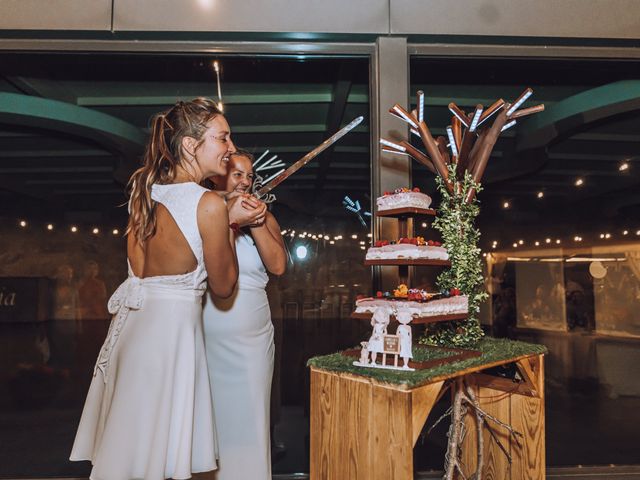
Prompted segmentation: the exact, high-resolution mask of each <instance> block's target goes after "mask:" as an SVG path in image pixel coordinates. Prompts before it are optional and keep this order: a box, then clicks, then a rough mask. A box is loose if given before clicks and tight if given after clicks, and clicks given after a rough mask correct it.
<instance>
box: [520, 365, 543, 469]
mask: <svg viewBox="0 0 640 480" xmlns="http://www.w3.org/2000/svg"><path fill="white" fill-rule="evenodd" d="M532 360H533V361H532V362H531V363H532V370H533V372H534V374H535V376H536V380H537V382H538V384H537V386H538V388H539V391H538V395H539V398H528V397H524V396H520V395H513V396H512V400H511V425H512V427H513V428H514V429H515V430H517V431H519V432H521V433H522V434H523V436H524V438H522V439H521V440H520V445H515V444H514V445H513V447H512V449H511V455H512V457H513V464H512V467H511V468H512V479H513V480H544V478H545V475H546V470H545V441H544V435H545V424H544V383H543V382H544V360H543V357H542V355H538V356H536V357H535V358H533V359H532Z"/></svg>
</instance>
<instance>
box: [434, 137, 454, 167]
mask: <svg viewBox="0 0 640 480" xmlns="http://www.w3.org/2000/svg"><path fill="white" fill-rule="evenodd" d="M436 143H437V144H438V150H440V154H441V155H442V158H443V159H444V161H445V163H446V164H447V165H449V164H450V163H451V157H450V156H449V149H448V148H447V139H446V138H444V137H443V136H442V135H440V136H439V137H437V138H436Z"/></svg>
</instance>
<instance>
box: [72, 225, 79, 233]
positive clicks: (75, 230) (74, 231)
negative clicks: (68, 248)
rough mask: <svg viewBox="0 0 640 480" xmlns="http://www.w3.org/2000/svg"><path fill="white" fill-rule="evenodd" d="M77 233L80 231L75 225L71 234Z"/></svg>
mask: <svg viewBox="0 0 640 480" xmlns="http://www.w3.org/2000/svg"><path fill="white" fill-rule="evenodd" d="M77 231H78V227H76V226H75V225H73V226H72V227H71V232H72V233H76V232H77Z"/></svg>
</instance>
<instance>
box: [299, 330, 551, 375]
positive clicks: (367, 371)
mask: <svg viewBox="0 0 640 480" xmlns="http://www.w3.org/2000/svg"><path fill="white" fill-rule="evenodd" d="M476 349H477V350H479V351H480V352H482V355H481V356H480V357H474V358H470V359H467V360H463V361H460V362H455V363H449V364H445V365H441V366H438V367H434V368H428V369H425V370H416V371H414V372H403V371H397V370H383V369H379V368H366V367H358V366H355V365H353V361H354V360H357V359H356V358H354V357H347V356H346V355H342V354H341V353H339V352H338V353H334V354H331V355H324V356H321V357H314V358H311V359H309V361H308V362H307V365H308V366H312V367H315V368H320V369H323V370H328V371H331V372H338V373H353V374H357V375H359V376H362V377H368V378H372V379H374V380H376V381H378V382H383V383H391V384H395V385H406V386H408V387H415V386H418V385H422V384H426V383H429V382H430V381H431V380H432V379H434V378H436V377H441V376H453V375H455V374H456V373H457V372H460V371H462V370H465V369H467V368H471V367H480V366H482V365H489V364H491V363H494V362H500V361H507V360H509V359H512V358H517V357H522V356H525V355H539V354H542V353H547V348H546V347H545V346H544V345H536V344H532V343H524V342H518V341H515V340H508V339H503V338H499V339H498V338H490V337H486V338H483V339H482V340H481V341H480V342H479V344H478V346H477V348H476ZM449 355H451V353H448V352H441V351H437V350H433V349H429V348H428V347H425V346H422V345H418V346H414V350H413V356H414V360H415V361H420V362H422V361H426V360H434V359H437V358H442V357H446V356H449Z"/></svg>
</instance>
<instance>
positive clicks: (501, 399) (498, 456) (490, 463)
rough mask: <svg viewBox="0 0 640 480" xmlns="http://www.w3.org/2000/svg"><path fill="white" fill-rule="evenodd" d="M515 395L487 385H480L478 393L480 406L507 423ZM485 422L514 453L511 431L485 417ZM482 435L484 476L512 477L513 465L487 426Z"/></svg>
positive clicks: (491, 478) (491, 479)
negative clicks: (511, 443) (511, 444)
mask: <svg viewBox="0 0 640 480" xmlns="http://www.w3.org/2000/svg"><path fill="white" fill-rule="evenodd" d="M513 396H514V395H510V394H507V393H504V392H502V391H500V390H494V389H492V388H486V387H479V388H478V393H477V398H478V403H479V404H480V408H482V409H483V410H484V411H485V412H487V413H488V414H489V415H491V416H493V417H495V418H497V419H498V420H500V421H501V422H503V423H506V424H507V425H510V424H511V399H512V398H513ZM521 398H525V397H521ZM485 424H486V425H487V426H488V427H489V428H491V430H492V431H493V435H495V437H496V438H497V439H498V440H499V441H500V443H502V445H503V446H504V447H505V448H506V449H507V451H508V452H510V453H511V454H513V452H512V448H511V446H510V438H509V437H510V435H509V432H508V431H507V430H506V429H505V428H502V427H500V426H499V425H497V424H495V423H494V422H492V421H491V420H487V419H485ZM482 435H483V438H484V468H483V469H482V471H483V475H482V478H483V479H485V480H505V479H511V465H509V460H508V458H507V456H506V455H505V454H504V452H503V451H502V449H501V448H500V446H499V445H498V444H497V443H496V442H495V441H494V439H493V436H492V435H491V433H490V432H489V430H488V429H487V428H485V429H484V432H483V434H482Z"/></svg>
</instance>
